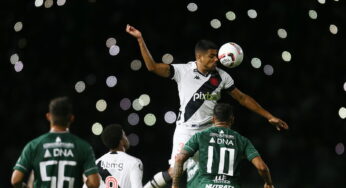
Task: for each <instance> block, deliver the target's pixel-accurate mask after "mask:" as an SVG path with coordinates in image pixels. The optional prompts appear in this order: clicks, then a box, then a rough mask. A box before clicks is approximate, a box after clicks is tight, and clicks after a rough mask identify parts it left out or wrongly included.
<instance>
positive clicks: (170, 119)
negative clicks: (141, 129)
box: [165, 111, 177, 124]
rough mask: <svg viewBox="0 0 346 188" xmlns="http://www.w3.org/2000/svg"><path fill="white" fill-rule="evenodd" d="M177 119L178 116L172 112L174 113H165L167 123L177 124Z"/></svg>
mask: <svg viewBox="0 0 346 188" xmlns="http://www.w3.org/2000/svg"><path fill="white" fill-rule="evenodd" d="M176 119H177V115H176V114H175V113H174V112H172V111H168V112H166V113H165V121H166V122H167V123H169V124H172V123H174V122H175V120H176Z"/></svg>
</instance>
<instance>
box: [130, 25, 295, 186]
mask: <svg viewBox="0 0 346 188" xmlns="http://www.w3.org/2000/svg"><path fill="white" fill-rule="evenodd" d="M126 31H127V32H128V33H129V34H130V35H132V36H133V37H135V38H136V39H137V41H138V44H139V47H140V51H141V54H142V57H143V59H144V62H145V65H146V67H147V69H148V70H149V71H150V72H154V73H155V74H157V75H159V76H161V77H165V78H172V79H173V80H175V81H176V82H177V85H178V91H179V99H180V115H179V118H178V120H177V126H176V130H175V132H174V137H173V151H172V155H171V159H170V165H171V168H170V169H169V170H168V172H167V171H166V172H160V173H157V174H156V175H155V176H154V178H153V180H151V181H150V182H148V183H147V184H146V185H145V186H144V187H145V188H152V187H163V186H164V185H165V184H166V182H168V181H170V177H171V176H172V167H173V166H174V158H175V156H176V155H177V154H178V153H179V151H180V150H181V148H182V147H183V146H184V144H185V143H186V142H187V141H188V140H189V139H190V138H191V136H192V135H194V134H195V133H196V132H200V131H202V130H204V129H205V128H208V127H210V126H211V120H212V111H213V108H214V106H215V105H216V103H217V101H218V100H219V98H220V91H221V90H226V91H227V92H228V93H229V94H230V95H231V96H232V97H233V98H234V99H235V100H237V101H238V102H239V103H240V104H241V105H243V106H245V107H246V108H248V109H250V110H252V111H254V112H256V113H258V114H259V115H261V116H263V117H264V118H266V119H267V120H268V122H269V123H271V124H272V125H274V126H275V127H276V129H277V130H280V129H288V125H287V123H286V122H284V121H282V120H281V119H279V118H277V117H276V116H274V115H272V114H271V113H270V112H268V111H267V110H265V109H264V108H262V107H261V106H260V105H259V104H258V103H257V102H256V101H255V100H254V99H253V98H252V97H251V96H249V95H247V94H245V93H243V92H241V91H240V90H239V89H238V88H236V87H235V85H234V81H233V79H232V77H231V76H230V75H229V74H228V73H226V72H225V71H223V70H221V69H219V68H217V67H216V63H217V61H218V58H217V52H218V47H217V46H216V45H215V44H214V43H213V42H211V41H207V40H201V41H199V42H198V43H197V44H196V46H195V57H196V61H193V62H189V63H187V64H174V65H168V64H164V63H156V62H155V61H154V59H153V58H152V56H151V54H150V52H149V50H148V48H147V46H146V44H145V41H144V39H143V37H142V34H141V32H140V31H139V30H137V29H136V28H134V27H133V26H130V25H127V27H126ZM193 166H196V164H192V162H191V168H193ZM188 178H189V173H188Z"/></svg>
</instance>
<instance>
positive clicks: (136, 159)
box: [122, 152, 142, 163]
mask: <svg viewBox="0 0 346 188" xmlns="http://www.w3.org/2000/svg"><path fill="white" fill-rule="evenodd" d="M122 154H123V155H124V156H126V157H127V158H128V160H131V161H133V162H135V163H139V162H140V163H142V161H141V160H140V159H139V158H137V157H135V156H132V155H130V154H128V153H125V152H122Z"/></svg>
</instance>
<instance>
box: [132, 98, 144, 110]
mask: <svg viewBox="0 0 346 188" xmlns="http://www.w3.org/2000/svg"><path fill="white" fill-rule="evenodd" d="M132 108H133V109H134V110H136V111H140V110H142V109H143V106H142V105H141V103H140V102H139V99H135V100H134V101H133V102H132Z"/></svg>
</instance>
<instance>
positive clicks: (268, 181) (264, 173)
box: [258, 168, 273, 185]
mask: <svg viewBox="0 0 346 188" xmlns="http://www.w3.org/2000/svg"><path fill="white" fill-rule="evenodd" d="M258 173H259V174H260V175H261V177H262V178H263V180H264V182H265V183H266V184H267V185H273V182H272V178H271V175H270V172H269V169H268V168H265V169H263V170H258Z"/></svg>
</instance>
